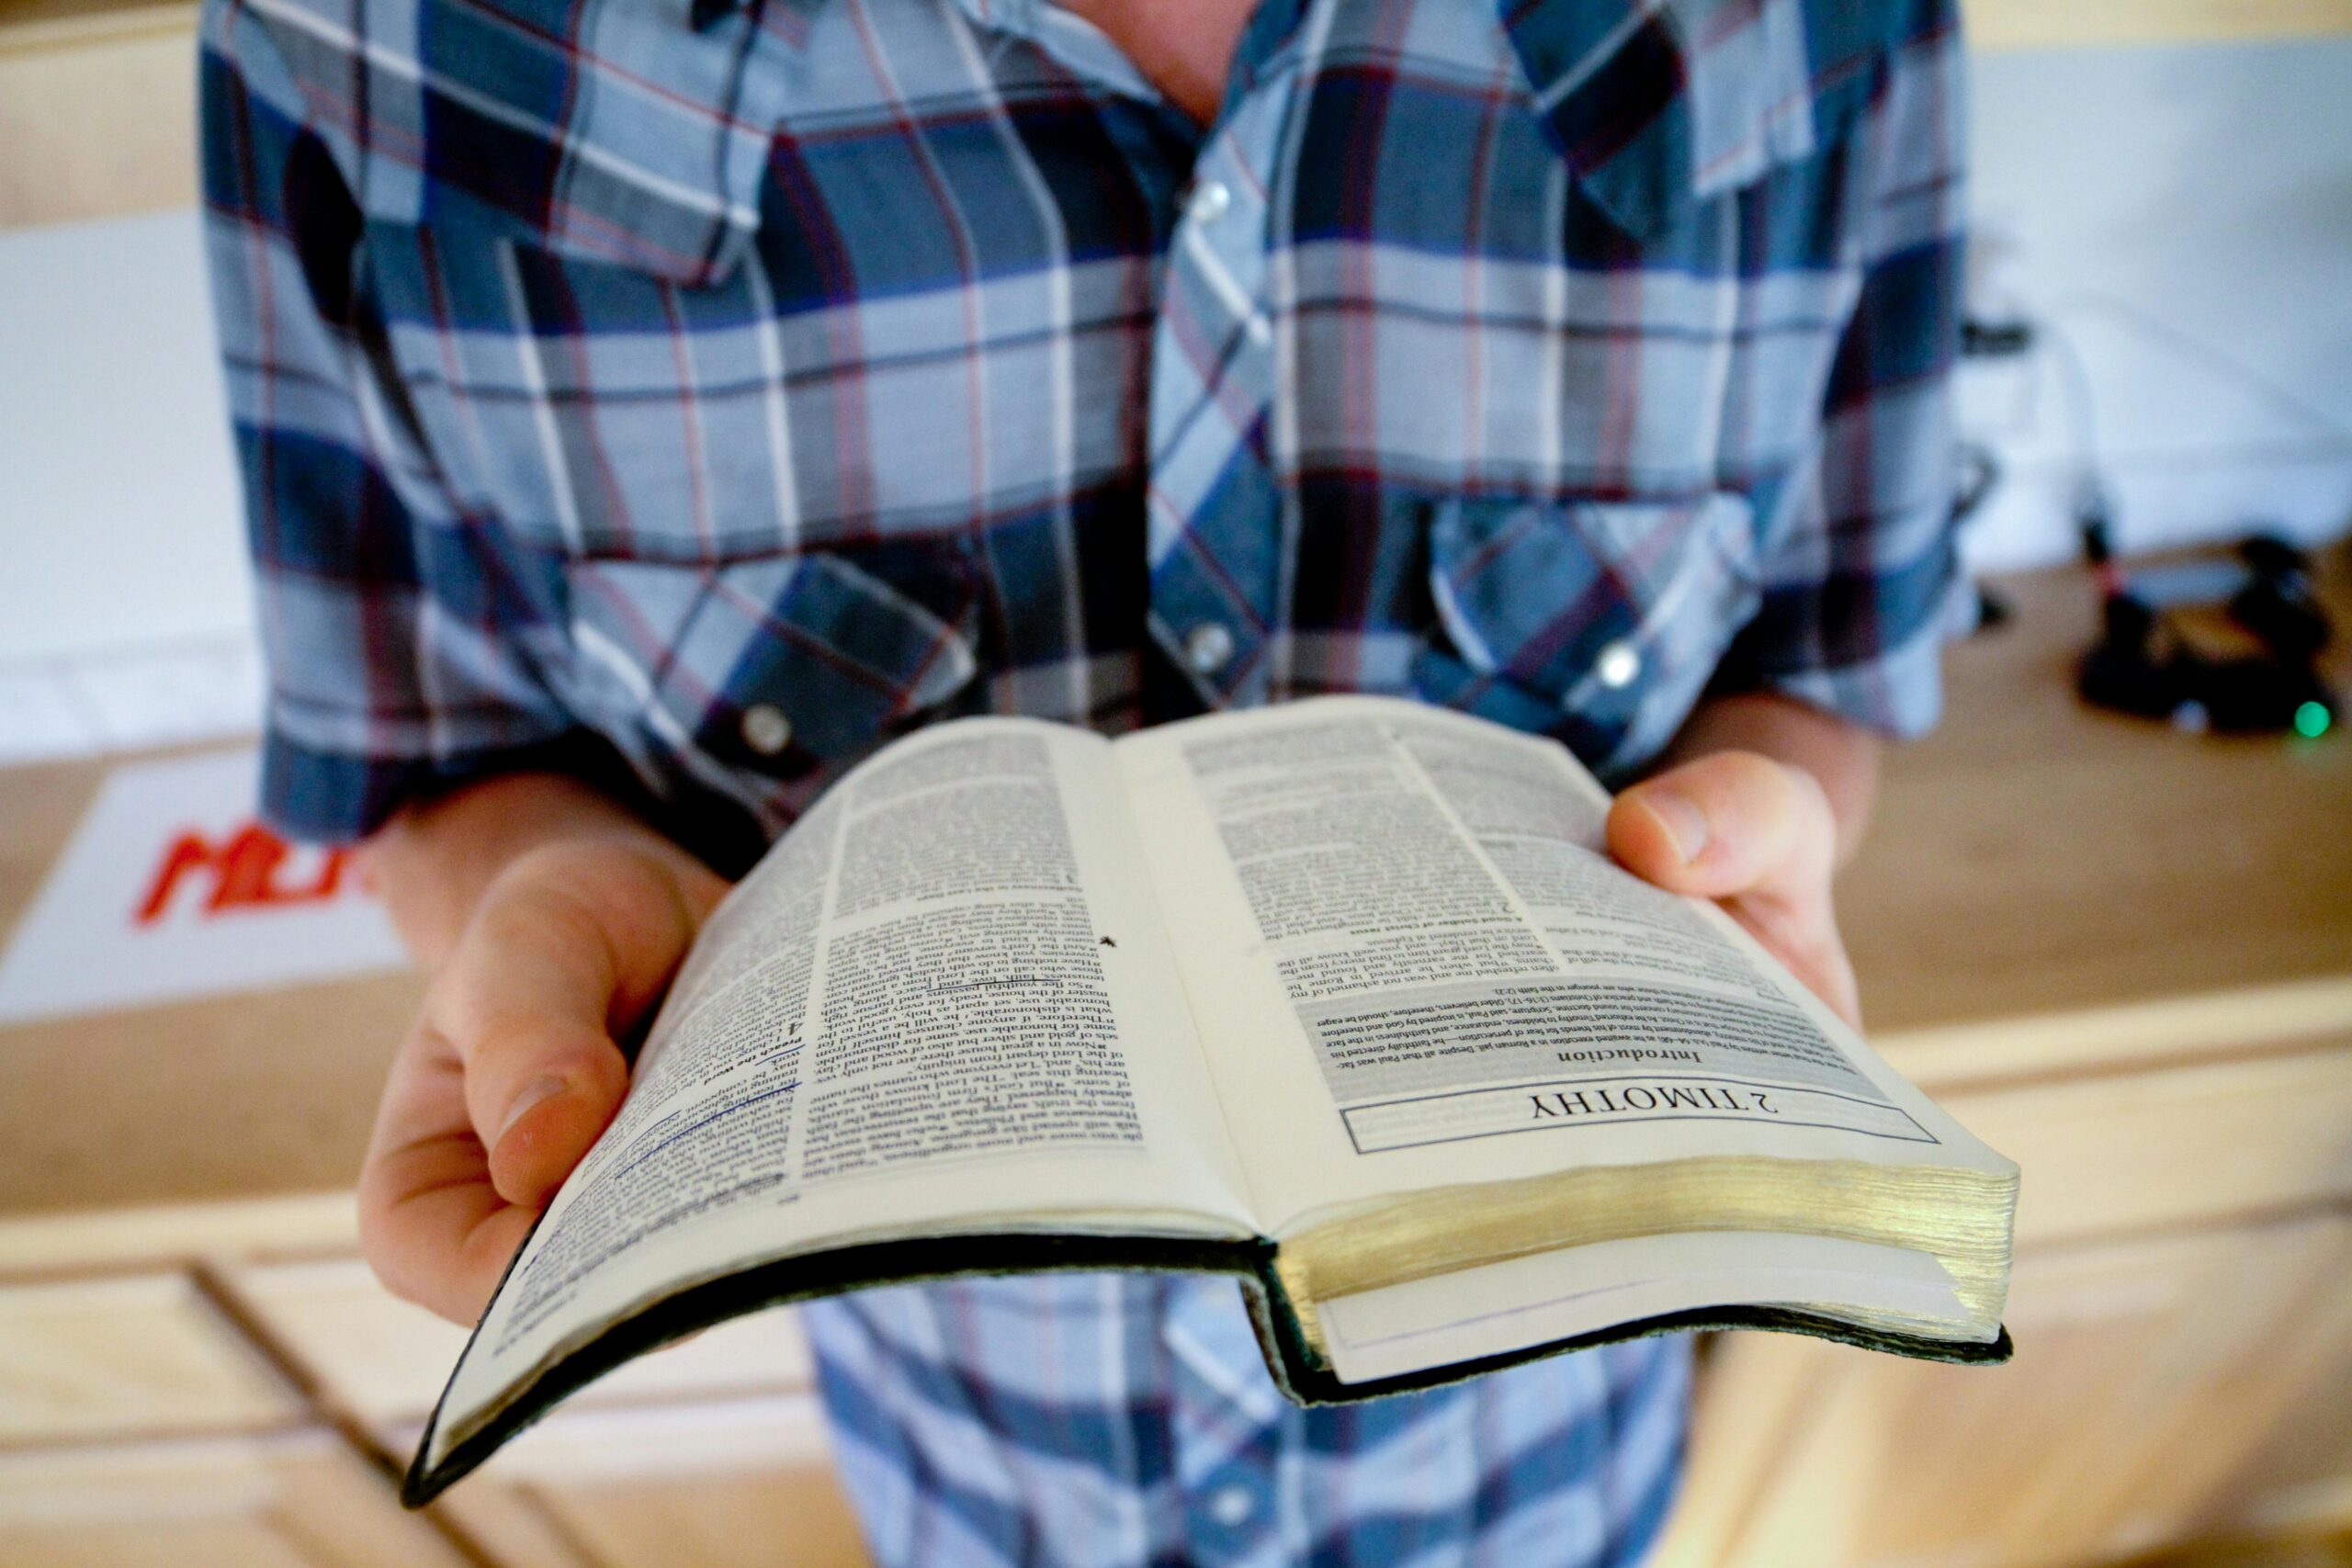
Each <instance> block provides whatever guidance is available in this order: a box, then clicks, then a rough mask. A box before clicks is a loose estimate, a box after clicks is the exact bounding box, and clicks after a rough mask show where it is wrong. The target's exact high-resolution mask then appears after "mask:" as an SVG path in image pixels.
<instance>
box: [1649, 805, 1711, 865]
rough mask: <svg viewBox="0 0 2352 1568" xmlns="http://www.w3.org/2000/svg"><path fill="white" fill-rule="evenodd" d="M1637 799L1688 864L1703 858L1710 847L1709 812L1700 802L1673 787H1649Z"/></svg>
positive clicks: (1685, 863)
mask: <svg viewBox="0 0 2352 1568" xmlns="http://www.w3.org/2000/svg"><path fill="white" fill-rule="evenodd" d="M1634 799H1635V800H1638V801H1640V802H1641V803H1642V805H1643V806H1644V807H1647V808H1648V810H1649V814H1650V815H1651V816H1653V817H1655V818H1657V825H1658V826H1659V827H1661V828H1663V829H1666V836H1667V837H1668V839H1670V840H1673V842H1674V852H1675V853H1676V854H1678V855H1679V856H1681V857H1682V863H1683V864H1684V865H1689V864H1690V863H1691V862H1692V861H1694V860H1697V859H1698V858H1699V856H1700V854H1701V852H1703V851H1704V850H1705V849H1706V847H1707V814H1706V813H1705V812H1703V811H1702V810H1700V809H1699V803H1698V802H1696V801H1694V800H1692V799H1691V797H1690V796H1689V795H1678V794H1676V793H1675V792H1674V791H1673V790H1670V789H1645V790H1643V791H1641V792H1639V793H1638V794H1636V795H1634Z"/></svg>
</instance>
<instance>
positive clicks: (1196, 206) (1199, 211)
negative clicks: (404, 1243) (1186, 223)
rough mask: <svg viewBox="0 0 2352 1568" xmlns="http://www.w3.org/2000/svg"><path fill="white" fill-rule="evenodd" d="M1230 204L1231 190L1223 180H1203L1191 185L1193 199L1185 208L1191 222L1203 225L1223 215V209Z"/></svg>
mask: <svg viewBox="0 0 2352 1568" xmlns="http://www.w3.org/2000/svg"><path fill="white" fill-rule="evenodd" d="M1232 205H1233V192H1232V191H1231V190H1229V189H1227V186H1226V184H1225V182H1224V181H1223V180H1203V181H1202V182H1201V183H1200V184H1199V185H1197V186H1193V199H1192V201H1191V203H1190V204H1189V206H1188V207H1187V209H1186V210H1187V211H1189V212H1190V213H1191V214H1192V217H1193V222H1195V223H1198V224H1201V225H1203V226H1204V227H1205V226H1206V225H1208V224H1211V223H1214V222H1216V220H1218V219H1220V218H1222V217H1224V216H1225V209H1227V208H1228V207H1231V206H1232Z"/></svg>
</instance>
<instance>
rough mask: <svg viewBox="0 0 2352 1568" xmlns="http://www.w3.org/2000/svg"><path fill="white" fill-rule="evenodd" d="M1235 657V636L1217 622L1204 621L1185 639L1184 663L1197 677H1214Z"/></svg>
mask: <svg viewBox="0 0 2352 1568" xmlns="http://www.w3.org/2000/svg"><path fill="white" fill-rule="evenodd" d="M1232 657H1233V634H1232V633H1231V632H1229V631H1227V630H1226V629H1225V627H1223V626H1219V625H1217V623H1216V622H1215V621H1204V622H1202V623H1201V624H1200V625H1199V626H1194V627H1193V629H1192V631H1191V632H1190V633H1189V634H1187V635H1186V637H1185V638H1184V662H1185V663H1187V664H1189V665H1191V666H1192V667H1193V673H1194V674H1195V675H1214V674H1216V672H1217V671H1220V670H1222V669H1224V668H1225V661H1226V660H1228V659H1231V658H1232Z"/></svg>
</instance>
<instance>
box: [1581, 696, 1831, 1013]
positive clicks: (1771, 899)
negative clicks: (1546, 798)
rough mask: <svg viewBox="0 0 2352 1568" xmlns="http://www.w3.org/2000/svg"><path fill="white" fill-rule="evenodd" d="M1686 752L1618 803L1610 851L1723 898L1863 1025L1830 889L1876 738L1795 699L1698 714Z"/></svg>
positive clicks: (1683, 744)
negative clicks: (1683, 759)
mask: <svg viewBox="0 0 2352 1568" xmlns="http://www.w3.org/2000/svg"><path fill="white" fill-rule="evenodd" d="M1718 745H1720V746H1724V747H1725V748H1727V749H1724V750H1716V749H1714V748H1715V747H1716V746H1718ZM1677 750H1678V752H1679V754H1682V755H1685V756H1690V757H1691V760H1690V761H1684V762H1681V763H1679V764H1678V765H1676V766H1673V767H1669V768H1668V769H1667V770H1666V771H1665V772H1663V773H1657V774H1656V775H1654V776H1652V777H1650V778H1648V779H1645V780H1644V781H1643V782H1642V783H1640V784H1635V785H1634V786H1633V787H1632V788H1630V789H1628V790H1626V791H1624V792H1623V794H1621V795H1619V796H1618V797H1617V802H1616V805H1615V806H1614V807H1611V810H1610V813H1609V849H1610V852H1611V853H1612V854H1614V855H1615V856H1616V857H1617V859H1618V860H1619V861H1620V862H1622V863H1623V864H1624V866H1625V868H1626V869H1627V870H1629V871H1631V872H1633V873H1634V874H1635V875H1636V876H1639V877H1641V878H1642V879H1643V880H1644V881H1646V882H1653V883H1656V884H1657V886H1660V887H1664V888H1667V889H1669V890H1670V891H1672V892H1676V893H1690V894H1695V895H1697V896H1698V897H1702V898H1713V900H1715V901H1716V902H1717V903H1718V904H1720V905H1722V906H1723V908H1724V912H1725V913H1726V914H1728V915H1730V916H1731V918H1732V919H1736V920H1737V921H1738V922H1739V923H1740V924H1741V925H1743V926H1745V927H1746V928H1747V931H1748V932H1749V933H1750V934H1751V935H1753V936H1754V937H1755V938H1756V940H1757V941H1758V942H1762V943H1763V944H1764V945H1765V947H1766V948H1768V949H1770V952H1771V953H1772V955H1773V956H1774V957H1776V958H1778V959H1779V960H1780V961H1781V963H1782V964H1786V965H1788V967H1789V968H1790V970H1791V971H1792V972H1793V973H1794V974H1795V976H1796V977H1797V978H1798V979H1800V980H1802V981H1804V983H1805V985H1806V986H1807V987H1809V988H1810V989H1811V990H1812V991H1813V993H1814V994H1815V996H1817V997H1819V998H1821V999H1822V1000H1823V1001H1825V1002H1826V1003H1828V1004H1829V1006H1830V1008H1831V1009H1832V1010H1835V1011H1836V1012H1837V1013H1838V1015H1839V1016H1840V1017H1842V1018H1844V1019H1845V1020H1846V1021H1847V1022H1849V1023H1851V1024H1853V1025H1854V1026H1855V1027H1856V1028H1860V1026H1861V1008H1860V1000H1859V998H1858V997H1857V995H1856V991H1855V987H1854V966H1853V964H1851V963H1849V961H1848V959H1847V957H1846V943H1845V941H1844V939H1843V938H1841V937H1840V936H1839V935H1838V918H1837V914H1836V912H1835V910H1834V909H1833V908H1832V906H1831V902H1830V897H1829V885H1830V881H1831V879H1832V878H1833V877H1834V876H1835V875H1836V874H1837V871H1838V865H1839V863H1841V862H1842V861H1843V860H1844V858H1845V855H1846V852H1848V850H1849V849H1850V847H1851V845H1852V844H1853V842H1854V840H1855V839H1857V838H1858V837H1859V836H1860V829H1861V823H1862V819H1863V818H1865V817H1867V816H1868V814H1869V808H1870V802H1871V795H1872V794H1873V793H1874V788H1875V782H1876V776H1877V748H1876V743H1875V742H1874V741H1872V740H1871V739H1870V738H1869V737H1867V736H1864V735H1862V734H1861V733H1860V732H1859V731H1856V730H1854V729H1852V728H1849V727H1848V726H1845V725H1843V724H1840V723H1838V721H1837V720H1834V719H1831V718H1829V717H1827V716H1825V715H1822V714H1819V713H1817V712H1815V711H1814V710H1812V709H1809V708H1801V707H1799V706H1798V705H1795V704H1793V703H1789V702H1784V701H1781V700H1779V699H1774V698H1760V697H1742V698H1729V699H1724V701H1722V702H1720V703H1717V704H1711V705H1709V706H1708V707H1707V708H1704V709H1702V710H1701V712H1700V714H1699V716H1697V717H1696V718H1694V719H1693V721H1692V723H1691V726H1690V727H1689V728H1686V730H1685V731H1684V733H1683V737H1682V739H1681V741H1680V742H1679V743H1678V747H1677Z"/></svg>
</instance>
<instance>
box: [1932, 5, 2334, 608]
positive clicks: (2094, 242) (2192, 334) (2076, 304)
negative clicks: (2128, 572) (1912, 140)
mask: <svg viewBox="0 0 2352 1568" xmlns="http://www.w3.org/2000/svg"><path fill="white" fill-rule="evenodd" d="M1974 115H1975V125H1974V141H1975V190H1974V195H1975V209H1976V229H1977V247H1976V255H1975V258H1974V265H1973V268H1972V270H1973V274H1974V276H1973V286H1972V289H1973V294H1974V295H1975V297H1976V303H1977V306H1978V308H1979V309H1980V310H1985V311H1989V312H1992V313H1995V314H1998V313H2002V312H2003V311H2004V310H2005V309H2006V308H2007V307H2011V306H2019V305H2021V306H2024V307H2026V308H2028V309H2030V310H2033V311H2035V312H2036V313H2041V314H2047V315H2049V316H2051V317H2052V318H2054V320H2055V321H2056V322H2057V323H2058V325H2059V328H2060V329H2061V331H2062V332H2063V333H2064V334H2065V336H2066V338H2067V339H2069V340H2070V341H2072V342H2073V343H2074V344H2075V345H2076V346H2077V348H2078V350H2079V353H2080V355H2081V359H2082V361H2083V364H2084V367H2085V369H2086V379H2087V381H2088V383H2089V398H2088V401H2089V403H2090V405H2091V408H2092V411H2093V412H2094V414H2095V419H2096V425H2097V440H2098V457H2099V462H2100V466H2101V467H2102V468H2103V469H2104V470H2105V471H2106V473H2107V474H2108V476H2109V481H2110V489H2111V491H2112V493H2113V497H2114V500H2115V503H2116V513H2117V515H2116V525H2117V534H2118V543H2119V546H2120V547H2123V548H2126V549H2143V548H2149V547H2155V546H2158V545H2163V544H2171V543H2177V542H2180V541H2184V540H2188V539H2193V538H2199V537H2211V536H2232V535H2235V534H2237V533H2239V532H2242V531H2243V530H2244V529H2245V527H2246V526H2247V525H2250V524H2253V523H2256V522H2266V523H2274V524H2279V525H2285V526H2286V527H2287V528H2288V529H2289V530H2290V532H2293V533H2296V534H2300V535H2301V536H2305V537H2317V536H2323V535H2332V534H2335V533H2338V532H2341V531H2342V530H2343V529H2344V528H2345V526H2346V524H2347V523H2352V39H2325V40H2321V41H2312V40H2303V41H2295V42H2282V43H2264V44H2231V45H2195V46H2186V47H2165V48H2161V49H2158V48H2145V49H2109V50H2096V51H2092V50H2063V51H2046V52H2034V53H2021V54H2000V55H1992V56H1987V57H1984V58H1982V59H1980V60H1979V61H1978V62H1977V65H1976V72H1975V103H1974ZM2055 352H2056V351H2055V349H2054V346H2045V347H2044V348H2043V349H2042V350H2041V351H2039V352H2037V353H2036V354H2035V355H2033V356H2032V357H2031V358H2030V360H2017V361H2005V362H1999V363H1995V364H1986V365H1982V366H1978V367H1972V368H1971V369H1969V370H1968V371H1966V372H1965V373H1964V375H1963V378H1962V399H1963V400H1962V408H1963V415H1964V423H1965V425H1966V427H1967V429H1968V430H1969V431H1970V432H1971V433H1972V434H1976V435H1978V436H1980V437H1982V438H1985V439H1986V440H1988V441H1990V442H1991V443H1992V444H1993V446H1995V448H1996V451H1997V452H1998V453H1999V455H2000V456H2001V457H2002V458H2003V460H2004V462H2005V464H2006V465H2007V468H2008V469H2009V472H2010V479H2009V482H2008V483H2007V485H2006V486H2005V487H2004V488H2003V490H2002V491H2000V492H1998V494H1997V496H1996V500H1995V502H1993V503H1992V504H1991V505H1990V506H1988V507H1987V509H1986V511H1985V513H1983V514H1982V515H1981V516H1980V518H1979V519H1978V520H1977V524H1976V525H1975V526H1974V527H1973V529H1972V531H1971V534H1970V536H1969V538H1968V547H1969V554H1970V557H1971V558H1972V559H1973V560H1974V561H1976V562H1978V563H1979V564H1985V565H2015V564H2022V563H2030V562H2036V561H2045V560H2055V559H2064V558H2067V557H2069V556H2070V555H2072V554H2073V553H2074V551H2075V540H2074V536H2073V532H2072V525H2071V523H2070V521H2069V516H2070V509H2069V505H2068V502H2069V501H2070V498H2071V493H2072V489H2073V475H2074V473H2075V471H2076V468H2077V460H2076V448H2077V445H2078V444H2077V443H2076V442H2075V440H2074V439H2072V438H2071V437H2070V434H2069V427H2070V425H2071V423H2073V422H2072V421H2071V419H2070V418H2069V412H2068V400H2067V398H2066V396H2065V378H2064V372H2063V367H2062V366H2061V364H2060V363H2059V362H2058V361H2057V359H2056V357H2055ZM2247 372H2251V373H2252V377H2253V379H2249V378H2248V376H2247V374H2245V373H2247Z"/></svg>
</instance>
